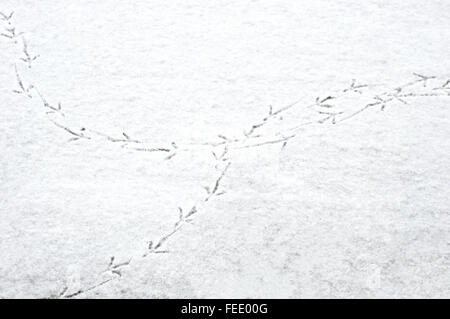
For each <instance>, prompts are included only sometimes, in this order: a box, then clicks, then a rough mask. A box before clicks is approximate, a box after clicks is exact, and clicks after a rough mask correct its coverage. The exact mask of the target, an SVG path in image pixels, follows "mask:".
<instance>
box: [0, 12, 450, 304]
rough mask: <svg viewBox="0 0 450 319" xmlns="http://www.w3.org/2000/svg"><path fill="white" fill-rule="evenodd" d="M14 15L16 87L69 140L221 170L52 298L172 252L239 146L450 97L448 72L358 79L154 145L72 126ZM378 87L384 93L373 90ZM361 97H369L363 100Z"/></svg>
mask: <svg viewBox="0 0 450 319" xmlns="http://www.w3.org/2000/svg"><path fill="white" fill-rule="evenodd" d="M13 17H14V12H10V13H3V12H0V23H2V24H3V26H2V28H3V31H2V32H1V33H0V36H1V38H3V39H4V40H5V41H8V42H9V43H10V44H12V45H14V46H20V49H21V54H22V56H20V57H17V59H16V61H15V62H14V73H15V82H16V87H17V88H16V89H14V90H12V92H13V93H14V94H17V95H21V96H23V97H24V98H26V99H31V100H33V101H37V102H36V103H39V104H40V105H41V106H42V108H43V110H44V111H45V114H46V116H47V119H48V120H49V122H50V123H52V124H53V125H54V126H55V127H56V128H58V129H60V130H63V131H65V132H66V133H67V134H68V137H69V139H68V142H69V143H70V142H74V141H78V140H80V141H82V140H85V141H90V142H92V141H102V142H106V143H109V144H114V145H119V146H120V147H121V148H124V149H130V150H133V151H136V152H144V153H159V154H165V156H164V160H172V159H173V158H174V157H175V156H176V155H177V154H179V153H181V152H195V151H196V150H198V149H204V150H206V151H207V152H209V153H211V155H212V156H211V161H212V164H213V165H214V167H215V170H216V176H212V177H211V181H210V183H209V185H207V186H203V188H204V190H205V192H204V193H203V195H199V197H198V199H197V200H196V202H195V204H194V205H193V206H191V207H187V208H183V207H178V218H177V220H176V222H175V223H174V224H173V226H172V227H171V228H169V230H168V231H167V232H166V233H164V234H162V235H161V236H160V237H159V238H156V239H154V240H149V241H148V243H147V246H146V247H145V248H144V249H143V250H142V252H141V253H139V254H137V255H136V256H131V257H129V258H128V259H126V260H125V261H122V262H116V259H115V257H114V256H112V257H111V259H110V261H109V263H108V264H107V267H106V269H105V270H104V271H102V272H101V273H100V274H99V275H98V278H99V279H98V280H96V281H94V282H93V283H91V284H88V285H86V286H84V287H83V288H80V289H75V290H73V289H71V287H68V286H67V285H65V286H64V287H63V288H62V289H61V290H60V292H58V293H56V294H53V295H50V296H48V297H47V298H73V297H77V296H80V295H83V294H86V293H88V292H90V291H92V290H95V289H96V288H99V287H101V286H104V285H106V284H108V283H110V282H111V281H113V280H119V279H120V278H121V277H122V276H123V274H124V271H125V270H126V268H127V267H129V266H130V265H132V264H133V262H134V261H136V260H138V259H144V258H148V257H149V256H155V255H158V254H167V253H169V250H168V248H167V247H166V246H167V243H168V242H169V241H170V240H171V239H172V238H174V237H175V235H176V234H178V233H179V232H180V231H181V230H182V229H183V228H184V227H185V226H186V225H188V224H191V223H192V222H193V221H194V220H195V219H196V218H198V215H199V214H200V213H201V212H204V211H205V210H206V209H207V208H206V205H207V204H208V202H210V201H211V200H213V199H215V198H217V197H219V196H221V195H223V194H224V193H225V190H224V189H223V188H222V184H223V180H224V178H225V177H226V174H227V172H228V171H229V169H230V166H231V164H232V158H233V151H235V150H242V149H251V148H256V147H262V146H265V145H281V149H283V148H284V147H285V146H286V144H287V143H288V142H290V141H292V140H294V139H295V138H296V137H297V134H298V133H299V131H301V130H302V129H304V128H305V127H308V126H312V125H324V124H331V125H335V124H339V123H341V122H345V121H347V120H350V119H353V118H355V117H356V116H358V115H360V114H361V113H363V112H365V111H367V110H369V109H372V108H378V109H379V110H381V111H384V110H385V109H386V108H387V107H388V106H394V105H395V104H396V103H401V104H409V103H410V101H411V100H412V99H416V98H430V97H450V79H449V78H448V77H442V76H441V77H437V76H426V75H422V74H417V73H413V76H414V78H413V79H412V80H411V81H409V82H406V83H404V84H401V85H399V86H396V87H393V88H385V89H381V90H380V86H379V85H370V84H362V83H358V82H357V81H356V80H352V81H351V83H350V84H349V86H347V87H345V88H344V89H341V90H334V91H332V92H329V94H325V95H323V96H318V97H317V98H316V99H315V100H314V101H312V102H311V103H306V104H305V103H304V99H298V100H296V101H295V102H293V103H291V104H288V105H285V106H283V107H280V108H278V109H276V110H275V109H274V108H273V107H272V106H269V107H268V112H267V113H266V114H265V115H264V116H262V117H261V118H260V119H259V120H256V121H255V122H254V123H249V125H248V126H247V127H246V128H244V129H243V130H242V134H241V135H239V136H225V135H217V136H212V137H210V138H208V139H206V140H205V141H191V140H185V141H176V142H175V141H173V140H170V141H167V142H166V143H164V144H162V145H154V144H153V143H151V142H148V141H147V139H144V138H136V137H131V136H129V135H128V134H127V133H126V132H119V133H117V134H116V135H112V134H109V133H105V132H100V131H97V130H95V129H91V128H88V127H85V126H81V127H77V126H73V125H71V124H70V115H69V114H66V112H65V109H64V108H63V103H62V102H61V101H59V102H58V103H56V104H53V103H50V102H48V101H49V99H48V98H47V97H46V96H45V94H44V93H43V92H41V91H40V90H39V85H38V83H35V82H32V83H27V81H26V77H24V74H25V71H23V70H22V69H24V70H26V69H31V68H32V67H33V65H34V63H38V61H39V57H40V55H39V54H34V53H32V50H31V49H30V47H29V45H28V42H27V40H26V38H25V33H24V32H20V31H18V30H17V27H16V26H15V25H14V23H13ZM376 90H378V92H375V93H374V92H372V91H376ZM346 99H347V100H348V99H351V100H352V101H356V102H357V103H354V104H356V105H357V106H356V107H352V108H348V107H347V104H348V103H347V102H346ZM359 100H361V101H363V102H359ZM340 102H341V103H340ZM340 104H342V105H340ZM289 112H291V113H295V112H297V113H299V112H300V114H297V115H295V114H291V115H290V117H291V118H294V119H295V118H297V117H303V118H300V119H298V121H297V122H296V123H295V124H291V125H286V124H284V123H283V120H284V117H285V116H287V115H288V114H289ZM299 115H300V116H299ZM305 117H306V119H305ZM105 275H106V276H107V278H104V277H105Z"/></svg>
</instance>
